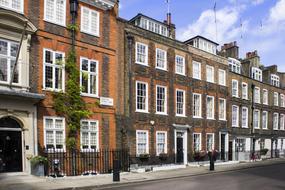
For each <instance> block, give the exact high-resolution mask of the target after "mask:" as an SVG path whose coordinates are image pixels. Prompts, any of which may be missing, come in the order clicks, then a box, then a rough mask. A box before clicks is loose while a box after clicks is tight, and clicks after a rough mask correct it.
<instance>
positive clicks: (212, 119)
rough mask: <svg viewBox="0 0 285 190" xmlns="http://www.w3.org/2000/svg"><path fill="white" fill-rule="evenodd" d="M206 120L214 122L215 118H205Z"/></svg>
mask: <svg viewBox="0 0 285 190" xmlns="http://www.w3.org/2000/svg"><path fill="white" fill-rule="evenodd" d="M207 120H211V121H215V120H216V119H215V118H207Z"/></svg>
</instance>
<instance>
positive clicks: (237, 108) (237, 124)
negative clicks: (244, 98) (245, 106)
mask: <svg viewBox="0 0 285 190" xmlns="http://www.w3.org/2000/svg"><path fill="white" fill-rule="evenodd" d="M234 108H236V110H237V113H236V114H237V115H236V123H234V122H233V121H234V119H233V118H234V114H233V110H234ZM232 127H239V106H237V105H233V106H232Z"/></svg>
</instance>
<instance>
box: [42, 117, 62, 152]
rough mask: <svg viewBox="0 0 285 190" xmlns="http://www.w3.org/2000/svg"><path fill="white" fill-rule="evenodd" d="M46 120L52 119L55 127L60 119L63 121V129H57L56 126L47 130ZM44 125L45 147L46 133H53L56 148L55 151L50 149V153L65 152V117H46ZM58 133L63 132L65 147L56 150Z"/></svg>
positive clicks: (45, 143) (45, 144)
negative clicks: (56, 121)
mask: <svg viewBox="0 0 285 190" xmlns="http://www.w3.org/2000/svg"><path fill="white" fill-rule="evenodd" d="M46 119H51V120H52V121H53V125H55V120H57V119H59V120H62V122H63V129H56V128H55V126H53V128H52V129H47V128H46ZM43 123H44V146H45V147H47V142H46V140H47V139H46V131H49V130H50V131H53V138H54V139H53V140H54V142H53V146H54V148H53V149H48V151H49V152H53V151H56V152H57V151H65V149H66V147H65V146H66V145H65V140H66V139H65V118H64V117H56V116H55V117H53V116H44V117H43ZM56 131H61V132H62V133H63V134H62V138H63V145H62V148H56Z"/></svg>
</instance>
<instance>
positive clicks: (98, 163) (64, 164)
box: [45, 149, 130, 177]
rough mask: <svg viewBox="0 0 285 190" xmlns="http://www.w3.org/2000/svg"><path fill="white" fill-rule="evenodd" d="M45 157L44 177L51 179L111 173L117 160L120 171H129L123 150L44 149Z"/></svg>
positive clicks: (127, 152)
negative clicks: (46, 161)
mask: <svg viewBox="0 0 285 190" xmlns="http://www.w3.org/2000/svg"><path fill="white" fill-rule="evenodd" d="M45 156H46V157H47V160H48V163H47V166H46V175H48V176H53V177H61V176H78V175H96V174H106V173H112V171H113V162H114V160H119V162H120V169H121V171H123V172H128V171H129V170H130V158H129V151H128V150H124V149H121V150H109V149H100V150H97V151H93V150H88V151H80V150H69V151H63V150H53V149H46V150H45Z"/></svg>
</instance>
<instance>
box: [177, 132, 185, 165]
mask: <svg viewBox="0 0 285 190" xmlns="http://www.w3.org/2000/svg"><path fill="white" fill-rule="evenodd" d="M176 152H177V155H176V161H177V163H183V162H184V158H183V157H184V153H183V138H182V137H177V140H176Z"/></svg>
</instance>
